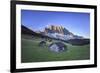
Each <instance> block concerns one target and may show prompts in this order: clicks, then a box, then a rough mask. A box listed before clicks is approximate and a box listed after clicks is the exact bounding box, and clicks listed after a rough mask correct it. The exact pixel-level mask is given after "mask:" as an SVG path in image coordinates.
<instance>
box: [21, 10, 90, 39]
mask: <svg viewBox="0 0 100 73" xmlns="http://www.w3.org/2000/svg"><path fill="white" fill-rule="evenodd" d="M21 24H22V25H24V26H26V27H28V28H30V29H32V30H34V31H39V30H40V31H42V30H43V29H44V28H45V27H47V26H50V25H56V26H63V27H65V28H66V29H68V30H69V31H70V32H72V33H74V34H75V35H79V36H83V37H86V38H89V37H90V14H89V13H82V12H81V13H79V12H56V11H36V10H21Z"/></svg>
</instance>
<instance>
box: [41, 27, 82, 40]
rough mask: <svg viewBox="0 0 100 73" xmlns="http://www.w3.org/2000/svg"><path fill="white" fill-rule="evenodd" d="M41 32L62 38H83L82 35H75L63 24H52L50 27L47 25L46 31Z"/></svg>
mask: <svg viewBox="0 0 100 73" xmlns="http://www.w3.org/2000/svg"><path fill="white" fill-rule="evenodd" d="M40 34H43V35H46V36H48V37H52V38H57V39H61V40H69V39H83V37H82V36H78V35H75V34H73V33H72V32H70V31H69V30H67V29H66V28H64V27H62V26H55V25H50V26H48V27H45V28H44V31H41V32H40Z"/></svg>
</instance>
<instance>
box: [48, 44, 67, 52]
mask: <svg viewBox="0 0 100 73" xmlns="http://www.w3.org/2000/svg"><path fill="white" fill-rule="evenodd" d="M49 48H50V50H51V51H53V52H62V51H65V50H66V49H67V47H66V45H65V44H64V43H62V42H56V43H52V44H50V45H49Z"/></svg>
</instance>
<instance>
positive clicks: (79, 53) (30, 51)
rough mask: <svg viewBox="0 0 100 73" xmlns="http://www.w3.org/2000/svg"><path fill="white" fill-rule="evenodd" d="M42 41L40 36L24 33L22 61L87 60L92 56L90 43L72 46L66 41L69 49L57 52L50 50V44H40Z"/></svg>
mask: <svg viewBox="0 0 100 73" xmlns="http://www.w3.org/2000/svg"><path fill="white" fill-rule="evenodd" d="M26 37H28V38H26ZM40 41H41V39H40V38H38V37H34V38H32V37H30V36H26V35H22V39H21V45H22V46H21V62H23V63H26V62H45V61H65V60H86V59H89V58H90V46H89V45H84V46H72V45H70V44H67V43H65V44H66V45H67V48H68V49H67V50H66V51H64V52H59V53H55V52H52V51H50V50H49V48H48V44H47V45H46V46H45V47H40V46H38V43H39V42H40ZM54 41H55V40H54Z"/></svg>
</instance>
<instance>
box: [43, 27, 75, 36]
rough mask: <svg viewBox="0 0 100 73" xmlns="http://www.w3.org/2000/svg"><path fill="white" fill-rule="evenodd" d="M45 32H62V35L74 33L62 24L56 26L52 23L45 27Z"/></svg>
mask: <svg viewBox="0 0 100 73" xmlns="http://www.w3.org/2000/svg"><path fill="white" fill-rule="evenodd" d="M44 32H45V33H59V34H62V35H68V34H71V35H73V34H72V33H71V32H69V31H68V30H67V29H65V28H64V27H62V26H54V25H51V26H49V27H47V28H45V30H44Z"/></svg>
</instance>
